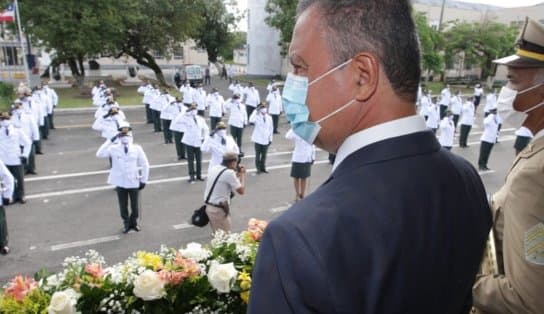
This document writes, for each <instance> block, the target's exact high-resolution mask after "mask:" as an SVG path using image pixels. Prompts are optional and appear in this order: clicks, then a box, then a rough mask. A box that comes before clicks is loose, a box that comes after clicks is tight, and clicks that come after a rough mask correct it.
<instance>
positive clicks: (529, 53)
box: [516, 49, 544, 61]
mask: <svg viewBox="0 0 544 314" xmlns="http://www.w3.org/2000/svg"><path fill="white" fill-rule="evenodd" d="M516 54H517V55H518V56H522V57H526V58H531V59H535V60H538V61H544V54H542V53H537V52H532V51H528V50H523V49H518V51H516Z"/></svg>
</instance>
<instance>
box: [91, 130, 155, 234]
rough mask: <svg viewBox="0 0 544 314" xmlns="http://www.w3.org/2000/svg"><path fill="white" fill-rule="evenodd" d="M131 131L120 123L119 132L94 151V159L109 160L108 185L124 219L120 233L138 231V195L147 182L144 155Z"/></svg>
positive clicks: (147, 176) (146, 167)
mask: <svg viewBox="0 0 544 314" xmlns="http://www.w3.org/2000/svg"><path fill="white" fill-rule="evenodd" d="M130 131H131V128H130V125H129V124H128V123H126V122H125V123H122V124H121V125H120V127H119V133H118V134H117V135H115V136H114V137H112V138H111V139H106V142H104V144H102V146H100V148H99V149H98V151H97V152H96V157H98V158H111V160H112V167H111V170H110V174H109V176H108V184H111V185H114V186H115V187H116V191H117V199H118V201H119V211H120V214H121V219H123V226H124V228H123V233H128V232H129V231H130V230H131V229H132V230H134V231H140V226H139V225H138V217H139V211H140V209H139V193H140V190H142V189H143V188H144V187H145V185H146V183H147V180H148V179H149V162H148V161H147V156H146V155H145V152H144V150H143V149H142V147H141V146H140V145H137V144H134V142H133V138H132V134H131V132H130ZM129 199H130V208H131V211H130V213H129V210H128V201H129Z"/></svg>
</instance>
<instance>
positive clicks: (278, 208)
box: [270, 204, 291, 214]
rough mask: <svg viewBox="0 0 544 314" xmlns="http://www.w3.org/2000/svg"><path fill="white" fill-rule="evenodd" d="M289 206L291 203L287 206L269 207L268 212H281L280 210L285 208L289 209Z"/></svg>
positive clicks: (282, 210)
mask: <svg viewBox="0 0 544 314" xmlns="http://www.w3.org/2000/svg"><path fill="white" fill-rule="evenodd" d="M289 207H291V204H289V205H287V206H280V207H276V208H272V209H270V212H272V213H274V214H277V213H281V212H284V211H286V210H287V209H289Z"/></svg>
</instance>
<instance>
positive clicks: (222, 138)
mask: <svg viewBox="0 0 544 314" xmlns="http://www.w3.org/2000/svg"><path fill="white" fill-rule="evenodd" d="M221 145H223V146H225V145H227V140H226V139H225V138H224V137H221Z"/></svg>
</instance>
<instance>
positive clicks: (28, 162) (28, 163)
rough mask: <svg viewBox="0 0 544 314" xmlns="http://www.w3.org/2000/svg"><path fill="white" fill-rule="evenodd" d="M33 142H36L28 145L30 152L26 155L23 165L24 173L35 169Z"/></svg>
mask: <svg viewBox="0 0 544 314" xmlns="http://www.w3.org/2000/svg"><path fill="white" fill-rule="evenodd" d="M34 143H36V142H33V143H32V145H30V154H29V155H28V159H27V160H26V165H25V172H26V173H29V172H35V171H36V148H35V147H34Z"/></svg>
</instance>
